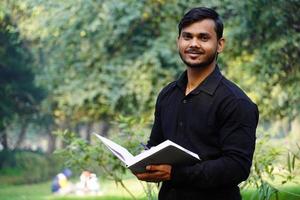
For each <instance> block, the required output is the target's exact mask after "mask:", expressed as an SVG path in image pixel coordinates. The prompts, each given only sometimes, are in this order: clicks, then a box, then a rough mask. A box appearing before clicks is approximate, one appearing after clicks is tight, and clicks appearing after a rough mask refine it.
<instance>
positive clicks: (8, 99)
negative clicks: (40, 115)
mask: <svg viewBox="0 0 300 200" xmlns="http://www.w3.org/2000/svg"><path fill="white" fill-rule="evenodd" d="M31 64H32V59H31V54H30V53H29V50H28V48H27V47H26V46H25V43H24V41H22V40H21V39H20V35H19V32H18V29H17V26H16V25H14V24H13V22H12V20H11V18H10V16H9V15H8V14H6V13H4V12H3V11H2V10H1V9H0V96H1V99H0V116H1V118H0V133H1V144H2V146H3V148H4V149H7V148H8V144H7V135H6V132H5V128H6V126H7V125H8V124H9V123H11V122H12V121H13V120H14V119H15V118H16V116H18V117H19V119H21V120H20V124H21V125H20V126H21V129H22V131H21V132H20V136H19V140H18V142H17V144H20V143H21V140H22V138H23V137H24V134H25V131H26V126H27V124H28V120H29V118H31V117H32V116H33V114H34V113H35V112H36V111H37V109H38V104H39V102H40V101H41V99H42V98H43V96H44V95H43V93H42V92H41V89H40V88H38V87H36V86H35V84H34V74H33V72H32V70H31V68H30V67H31Z"/></svg>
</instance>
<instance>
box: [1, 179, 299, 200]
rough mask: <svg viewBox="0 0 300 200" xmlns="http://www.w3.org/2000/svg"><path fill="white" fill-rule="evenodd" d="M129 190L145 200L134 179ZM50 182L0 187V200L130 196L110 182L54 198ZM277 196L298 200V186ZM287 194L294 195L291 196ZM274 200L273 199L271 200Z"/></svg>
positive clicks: (246, 194) (247, 194) (249, 196)
mask: <svg viewBox="0 0 300 200" xmlns="http://www.w3.org/2000/svg"><path fill="white" fill-rule="evenodd" d="M124 182H125V184H126V185H127V186H128V188H129V190H130V191H131V192H132V193H133V194H134V195H135V196H136V197H137V198H138V200H146V199H147V198H146V197H145V194H144V192H143V187H142V185H141V183H140V182H139V181H137V180H136V179H128V180H125V181H124ZM50 184H51V183H50V182H45V183H40V184H32V185H20V186H12V185H1V186H0V200H71V199H78V200H84V199H87V200H130V199H132V198H131V197H130V195H129V194H128V193H127V192H126V191H125V190H124V189H123V188H122V187H121V186H116V184H115V183H114V182H112V181H106V182H105V183H103V184H102V185H101V186H102V187H101V188H102V195H101V196H96V197H95V196H94V197H86V196H85V197H77V196H55V195H52V194H51V192H50ZM281 191H282V192H281V193H280V195H279V199H280V200H300V186H289V187H283V188H281ZM288 193H295V194H297V195H298V196H293V195H290V194H288ZM242 194H243V200H257V199H258V196H257V194H256V192H255V190H247V191H243V193H242ZM273 199H274V200H275V198H273Z"/></svg>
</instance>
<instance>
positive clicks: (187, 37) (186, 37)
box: [182, 35, 192, 40]
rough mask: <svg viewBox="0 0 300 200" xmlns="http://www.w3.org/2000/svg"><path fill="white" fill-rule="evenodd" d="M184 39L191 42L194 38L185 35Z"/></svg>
mask: <svg viewBox="0 0 300 200" xmlns="http://www.w3.org/2000/svg"><path fill="white" fill-rule="evenodd" d="M182 37H183V39H185V40H190V39H191V38H192V37H191V36H190V35H183V36H182Z"/></svg>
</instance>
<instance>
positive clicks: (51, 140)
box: [47, 127, 56, 154]
mask: <svg viewBox="0 0 300 200" xmlns="http://www.w3.org/2000/svg"><path fill="white" fill-rule="evenodd" d="M47 135H48V138H49V140H48V147H47V153H48V154H51V153H53V151H55V149H56V136H55V135H53V134H52V128H50V127H47Z"/></svg>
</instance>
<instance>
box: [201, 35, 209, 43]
mask: <svg viewBox="0 0 300 200" xmlns="http://www.w3.org/2000/svg"><path fill="white" fill-rule="evenodd" d="M208 39H209V37H207V36H203V37H201V40H202V41H204V42H206V41H208Z"/></svg>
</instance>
